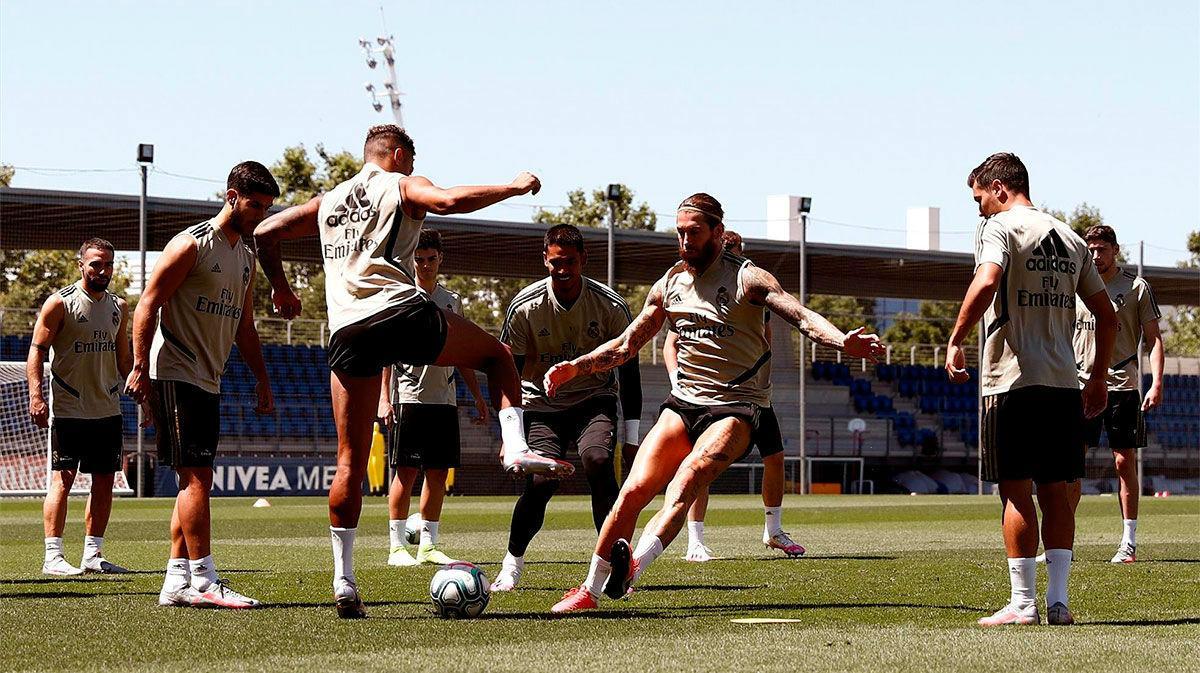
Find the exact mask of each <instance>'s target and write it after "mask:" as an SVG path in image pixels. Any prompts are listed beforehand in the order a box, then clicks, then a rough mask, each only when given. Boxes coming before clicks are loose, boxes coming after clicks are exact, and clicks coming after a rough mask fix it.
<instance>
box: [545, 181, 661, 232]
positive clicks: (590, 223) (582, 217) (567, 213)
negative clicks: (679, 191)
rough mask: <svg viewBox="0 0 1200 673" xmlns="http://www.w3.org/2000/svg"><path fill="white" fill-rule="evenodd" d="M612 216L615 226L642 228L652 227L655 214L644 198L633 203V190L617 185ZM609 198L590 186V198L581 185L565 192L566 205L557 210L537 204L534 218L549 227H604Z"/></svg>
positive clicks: (606, 221)
mask: <svg viewBox="0 0 1200 673" xmlns="http://www.w3.org/2000/svg"><path fill="white" fill-rule="evenodd" d="M617 192H618V193H617V199H616V210H615V219H616V222H617V228H618V229H645V230H647V231H654V226H655V225H656V224H657V223H658V216H657V215H655V214H654V211H653V210H651V208H650V205H649V204H647V203H646V202H645V201H643V202H642V203H641V204H640V205H638V206H637V207H636V208H635V207H634V206H633V190H631V189H629V188H628V187H626V186H625V185H617ZM608 208H609V202H608V199H607V198H606V196H605V191H604V190H602V189H594V190H592V198H591V200H590V201H589V200H588V198H587V196H585V195H584V192H583V190H582V189H572V190H571V191H569V192H567V206H566V207H564V208H563V209H562V210H560V211H558V212H554V211H552V210H547V209H545V208H539V209H538V211H537V212H536V213H534V214H533V221H534V222H537V223H538V224H544V225H546V226H547V227H552V226H554V225H556V224H573V225H575V226H576V227H604V226H607V224H608Z"/></svg>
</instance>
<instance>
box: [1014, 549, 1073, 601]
mask: <svg viewBox="0 0 1200 673" xmlns="http://www.w3.org/2000/svg"><path fill="white" fill-rule="evenodd" d="M1067 561H1068V562H1070V559H1069V558H1068V559H1067ZM1008 580H1009V581H1010V582H1011V583H1012V594H1011V595H1010V597H1009V599H1008V602H1009V604H1010V605H1013V606H1015V607H1018V608H1027V607H1029V606H1030V605H1033V604H1034V603H1035V602H1036V601H1037V593H1036V592H1037V559H1034V558H1010V559H1008Z"/></svg>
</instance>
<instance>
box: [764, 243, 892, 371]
mask: <svg viewBox="0 0 1200 673" xmlns="http://www.w3.org/2000/svg"><path fill="white" fill-rule="evenodd" d="M742 273H743V275H742V287H743V289H744V291H745V292H746V294H747V295H748V296H749V298H750V303H752V304H758V305H761V306H766V307H767V308H768V309H770V311H771V312H772V313H774V314H775V315H777V316H779V317H780V318H783V319H784V320H786V321H788V322H789V323H791V324H792V325H794V326H795V327H796V329H798V330H800V333H801V334H803V335H804V336H806V337H808V338H809V339H812V340H813V341H815V342H817V343H819V344H821V345H822V346H826V347H828V348H836V349H838V350H840V351H843V352H844V353H846V355H849V356H851V357H856V358H866V359H868V360H872V361H874V360H875V358H876V357H877V356H880V355H883V353H884V350H885V349H884V347H883V344H882V343H880V342H879V337H877V336H875V335H874V334H863V333H862V332H863V328H862V327H860V328H858V329H856V330H853V331H851V332H850V333H849V334H843V333H842V330H840V329H838V328H837V327H836V326H834V324H833V323H831V322H829V321H828V320H826V319H825V318H824V317H823V316H822V315H821V314H820V313H817V312H816V311H813V310H811V309H809V308H807V307H805V306H804V305H803V304H801V303H800V301H799V300H798V299H796V298H795V297H793V296H792V295H791V294H789V293H787V292H785V291H784V289H783V286H781V285H780V284H779V281H778V280H776V279H775V276H772V275H771V274H770V273H769V272H767V271H764V270H763V269H760V268H758V267H757V266H747V267H746V268H745V270H744V271H743V272H742Z"/></svg>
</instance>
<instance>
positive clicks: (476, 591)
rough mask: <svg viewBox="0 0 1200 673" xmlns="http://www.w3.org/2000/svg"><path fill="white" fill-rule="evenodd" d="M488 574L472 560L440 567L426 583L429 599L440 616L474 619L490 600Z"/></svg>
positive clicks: (481, 612)
mask: <svg viewBox="0 0 1200 673" xmlns="http://www.w3.org/2000/svg"><path fill="white" fill-rule="evenodd" d="M488 587H489V582H488V578H487V575H484V574H483V571H482V570H480V569H479V567H478V566H476V565H475V564H473V563H467V562H465V561H459V562H457V563H451V564H449V565H444V566H442V569H441V570H439V571H437V573H435V574H434V576H433V581H431V582H430V583H429V598H430V599H431V600H432V601H433V608H434V610H436V611H437V614H438V616H439V617H442V618H443V619H474V618H475V617H478V616H479V615H481V614H483V611H484V609H485V608H487V605H488V601H490V600H491V598H492V594H491V590H490V589H489V588H488Z"/></svg>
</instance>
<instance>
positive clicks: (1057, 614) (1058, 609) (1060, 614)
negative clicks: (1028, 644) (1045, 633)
mask: <svg viewBox="0 0 1200 673" xmlns="http://www.w3.org/2000/svg"><path fill="white" fill-rule="evenodd" d="M1046 623H1047V624H1053V625H1057V626H1070V625H1071V624H1074V623H1075V616H1074V615H1072V614H1071V611H1070V610H1069V609H1067V606H1065V605H1063V604H1062V603H1055V604H1054V605H1051V606H1050V607H1048V608H1046Z"/></svg>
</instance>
